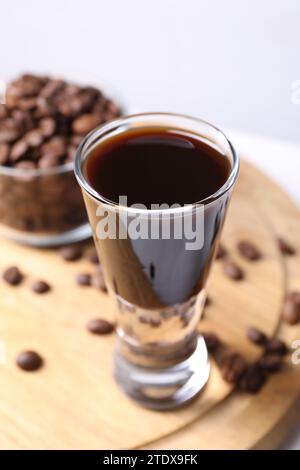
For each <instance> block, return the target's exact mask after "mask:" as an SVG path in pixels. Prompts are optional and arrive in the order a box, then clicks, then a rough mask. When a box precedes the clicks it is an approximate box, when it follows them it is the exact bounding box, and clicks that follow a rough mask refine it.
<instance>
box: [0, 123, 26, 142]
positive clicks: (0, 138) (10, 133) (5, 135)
mask: <svg viewBox="0 0 300 470" xmlns="http://www.w3.org/2000/svg"><path fill="white" fill-rule="evenodd" d="M20 135H21V131H20V128H19V127H18V126H17V125H16V124H15V123H14V122H13V121H12V120H11V119H10V120H9V121H7V122H3V121H2V122H0V143H4V144H6V143H12V142H14V141H15V140H17V139H18V138H19V137H20Z"/></svg>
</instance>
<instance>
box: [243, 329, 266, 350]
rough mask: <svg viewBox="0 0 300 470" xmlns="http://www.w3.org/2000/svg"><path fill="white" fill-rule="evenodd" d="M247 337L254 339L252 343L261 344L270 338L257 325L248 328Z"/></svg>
mask: <svg viewBox="0 0 300 470" xmlns="http://www.w3.org/2000/svg"><path fill="white" fill-rule="evenodd" d="M247 338H248V339H249V340H250V341H252V343H254V344H258V345H260V346H263V345H265V344H266V342H267V340H268V338H267V335H266V334H265V333H264V332H263V331H261V330H259V329H258V328H255V327H250V328H248V330H247Z"/></svg>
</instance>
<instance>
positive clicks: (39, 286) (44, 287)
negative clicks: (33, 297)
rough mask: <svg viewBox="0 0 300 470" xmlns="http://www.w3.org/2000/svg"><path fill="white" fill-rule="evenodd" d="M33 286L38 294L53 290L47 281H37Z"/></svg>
mask: <svg viewBox="0 0 300 470" xmlns="http://www.w3.org/2000/svg"><path fill="white" fill-rule="evenodd" d="M31 288H32V290H33V292H35V293H36V294H45V293H46V292H49V291H50V290H51V287H50V285H49V284H48V283H47V282H45V281H35V282H34V283H33V284H32V286H31Z"/></svg>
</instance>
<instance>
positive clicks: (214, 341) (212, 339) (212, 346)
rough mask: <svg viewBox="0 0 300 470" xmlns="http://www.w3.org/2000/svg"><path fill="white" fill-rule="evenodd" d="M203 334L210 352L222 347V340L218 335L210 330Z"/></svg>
mask: <svg viewBox="0 0 300 470" xmlns="http://www.w3.org/2000/svg"><path fill="white" fill-rule="evenodd" d="M201 334H202V336H203V338H204V341H205V344H206V347H207V350H208V352H210V353H213V352H215V351H216V350H217V349H218V348H219V347H220V345H221V341H220V339H219V338H218V336H217V335H215V334H214V333H210V332H208V331H206V332H204V333H201Z"/></svg>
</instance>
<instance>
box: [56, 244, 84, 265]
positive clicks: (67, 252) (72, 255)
mask: <svg viewBox="0 0 300 470" xmlns="http://www.w3.org/2000/svg"><path fill="white" fill-rule="evenodd" d="M60 254H61V256H62V257H63V259H64V260H65V261H77V260H79V259H80V258H81V257H82V248H81V247H80V246H77V245H70V246H65V247H63V248H61V249H60Z"/></svg>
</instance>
